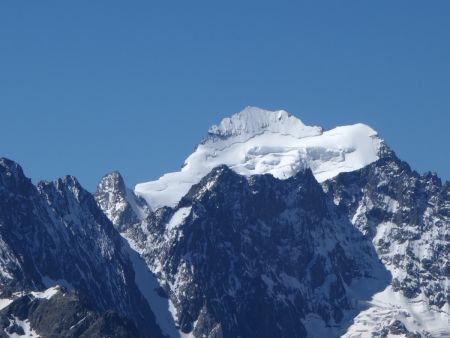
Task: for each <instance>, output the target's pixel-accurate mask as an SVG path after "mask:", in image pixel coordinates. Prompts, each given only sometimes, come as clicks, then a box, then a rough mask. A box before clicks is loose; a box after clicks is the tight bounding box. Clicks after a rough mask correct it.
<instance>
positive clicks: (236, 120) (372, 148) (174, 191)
mask: <svg viewBox="0 0 450 338" xmlns="http://www.w3.org/2000/svg"><path fill="white" fill-rule="evenodd" d="M381 142H382V140H381V139H380V138H378V135H377V133H376V132H375V131H374V130H373V129H371V128H370V127H368V126H366V125H364V124H355V125H351V126H343V127H337V128H335V129H332V130H328V131H323V129H322V128H321V127H317V126H307V125H305V124H304V123H303V122H302V121H301V120H300V119H298V118H296V117H295V116H292V115H290V114H289V113H287V112H286V111H284V110H279V111H268V110H263V109H259V108H255V107H247V108H245V109H244V110H243V111H241V112H239V113H237V114H235V115H233V116H231V117H230V118H225V119H223V120H222V121H221V122H220V123H219V124H218V125H214V126H212V127H211V128H210V129H209V131H208V135H207V137H206V138H205V139H204V140H203V141H202V142H201V143H200V144H199V145H198V146H197V148H196V149H195V151H194V152H193V153H192V154H191V155H190V156H189V157H188V158H187V159H186V161H185V163H184V166H183V168H182V169H181V171H178V172H173V173H168V174H165V175H163V176H162V177H160V178H159V179H158V180H156V181H152V182H147V183H141V184H138V185H136V188H135V192H136V194H137V195H139V196H142V197H143V198H145V199H146V201H147V202H148V204H149V205H150V206H151V208H152V209H154V210H155V209H157V208H160V207H163V206H171V207H172V206H175V205H176V204H177V203H178V202H179V201H180V199H181V198H182V197H183V196H184V195H185V194H186V193H187V192H188V190H189V189H190V188H191V187H192V185H194V184H196V183H198V182H200V180H201V179H202V177H204V176H205V175H206V174H208V173H209V172H210V171H211V169H212V168H214V167H216V166H219V165H227V166H229V167H230V168H231V169H233V170H234V171H235V172H237V173H239V174H241V175H245V176H250V175H257V174H272V175H273V176H274V177H277V178H279V179H286V178H289V177H291V176H293V175H295V174H296V173H297V172H298V171H299V170H301V169H304V168H305V167H309V168H311V170H312V172H313V173H314V176H315V177H316V179H317V180H318V181H319V182H322V181H325V180H327V179H329V178H332V177H334V176H336V175H337V174H339V173H341V172H349V171H353V170H357V169H360V168H362V167H365V166H366V165H368V164H370V163H372V162H374V161H376V160H377V159H378V158H379V156H378V153H379V149H380V144H381Z"/></svg>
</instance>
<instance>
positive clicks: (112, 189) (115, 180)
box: [95, 171, 150, 230]
mask: <svg viewBox="0 0 450 338" xmlns="http://www.w3.org/2000/svg"><path fill="white" fill-rule="evenodd" d="M95 199H96V201H97V204H98V205H99V206H100V208H101V209H102V210H103V212H104V213H105V214H106V216H108V218H109V219H110V220H111V222H112V223H113V224H114V225H115V226H116V227H117V228H118V229H119V230H122V229H123V227H124V226H125V225H129V224H132V223H134V222H137V221H139V220H141V219H143V218H145V217H146V216H147V215H148V213H149V212H150V210H149V209H148V207H147V205H146V204H145V201H143V200H142V199H141V198H138V197H137V196H136V195H135V194H134V193H133V191H132V190H130V189H128V188H127V187H126V186H125V182H124V180H123V177H122V175H121V174H120V173H119V172H118V171H113V172H111V173H109V174H107V175H105V176H103V177H102V179H101V180H100V182H99V184H98V186H97V191H96V192H95Z"/></svg>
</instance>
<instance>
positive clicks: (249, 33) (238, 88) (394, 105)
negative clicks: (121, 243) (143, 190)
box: [0, 0, 450, 190]
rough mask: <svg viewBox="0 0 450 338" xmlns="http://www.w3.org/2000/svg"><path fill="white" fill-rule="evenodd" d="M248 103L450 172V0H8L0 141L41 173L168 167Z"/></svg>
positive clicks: (89, 176) (0, 60) (145, 171)
mask: <svg viewBox="0 0 450 338" xmlns="http://www.w3.org/2000/svg"><path fill="white" fill-rule="evenodd" d="M247 105H254V106H259V107H263V108H268V109H278V108H283V109H286V110H288V111H289V112H291V113H293V114H295V115H297V116H298V117H300V118H301V119H302V120H303V121H304V122H305V123H308V124H317V125H322V126H324V127H326V128H331V127H334V126H335V125H340V124H349V123H356V122H364V123H367V124H369V125H371V126H372V127H373V128H374V129H376V130H377V131H378V132H379V133H380V134H381V136H382V137H383V138H385V139H386V140H387V142H388V144H389V145H390V146H391V147H392V148H393V149H394V150H395V151H396V152H397V154H398V155H399V156H400V157H401V158H402V159H404V160H406V161H408V162H409V163H410V164H411V165H412V167H413V168H415V169H417V170H418V171H420V172H423V171H426V170H431V171H436V172H438V174H439V175H440V176H441V177H443V178H445V179H450V151H449V146H450V1H448V0H442V1H439V0H433V1H411V0H407V1H401V0H396V1H378V0H377V1H361V0H355V1H336V0H333V1H320V0H319V1H312V0H310V1H292V2H284V1H267V2H266V1H177V2H175V1H111V0H108V1H106V0H105V1H82V0H77V1H59V0H58V1H56V0H55V1H12V0H4V1H1V2H0V124H1V132H0V156H6V157H9V158H11V159H14V160H16V161H18V162H19V163H20V164H21V165H22V166H23V167H24V169H25V172H26V174H27V175H28V176H30V177H31V178H33V181H35V182H36V181H38V180H40V179H55V178H57V177H60V176H63V175H65V174H73V175H75V176H77V177H78V178H79V180H80V181H81V183H82V184H83V185H84V186H85V187H87V188H88V189H89V190H93V189H94V187H95V185H96V182H97V181H98V179H99V178H100V177H101V176H102V175H103V174H105V173H107V172H109V171H111V170H114V169H117V170H120V171H121V172H122V173H123V175H124V176H125V178H126V180H127V183H128V185H129V186H133V185H134V184H135V183H137V182H141V181H147V180H150V179H155V178H157V177H159V175H161V174H163V173H165V172H168V171H173V170H177V169H179V167H180V166H181V164H182V163H183V160H184V158H185V157H186V156H187V155H188V154H189V153H191V151H192V149H193V148H194V146H195V145H196V143H198V142H199V141H200V139H201V138H202V137H203V136H204V135H205V133H206V131H207V129H208V127H209V126H210V125H211V124H213V123H216V122H219V121H220V119H221V118H223V117H225V116H228V115H230V114H231V113H233V112H236V111H239V110H240V109H241V108H243V107H245V106H247Z"/></svg>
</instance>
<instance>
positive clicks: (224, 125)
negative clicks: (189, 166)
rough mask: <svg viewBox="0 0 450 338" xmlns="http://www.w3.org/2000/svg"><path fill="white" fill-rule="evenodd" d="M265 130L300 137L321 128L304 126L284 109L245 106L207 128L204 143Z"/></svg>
mask: <svg viewBox="0 0 450 338" xmlns="http://www.w3.org/2000/svg"><path fill="white" fill-rule="evenodd" d="M265 132H269V133H280V134H285V135H292V136H294V137H298V138H302V137H308V136H316V135H320V134H321V133H322V128H320V127H315V126H314V127H311V126H306V125H305V124H304V123H303V122H302V121H301V120H300V119H298V118H297V117H295V116H293V115H290V114H289V113H288V112H286V111H285V110H277V111H269V110H264V109H260V108H257V107H247V108H245V109H244V110H242V111H241V112H239V113H236V114H234V115H233V116H231V117H226V118H224V119H223V120H222V121H221V122H220V123H219V124H217V125H213V126H212V127H211V128H209V130H208V137H207V138H206V139H205V141H204V143H207V142H215V141H217V139H218V138H219V139H220V138H230V137H234V138H235V137H237V136H241V137H240V138H241V139H242V138H249V137H252V136H255V135H258V134H261V133H265Z"/></svg>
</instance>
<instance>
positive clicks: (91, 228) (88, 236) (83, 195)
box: [0, 159, 161, 337]
mask: <svg viewBox="0 0 450 338" xmlns="http://www.w3.org/2000/svg"><path fill="white" fill-rule="evenodd" d="M126 246H127V243H126V242H124V241H123V239H122V237H121V236H120V235H119V233H118V231H117V230H116V229H115V228H114V226H113V225H112V223H111V222H110V221H109V220H108V218H107V217H106V216H105V214H104V213H103V212H102V211H101V209H100V208H99V207H98V205H97V203H96V201H95V199H94V197H93V196H92V195H91V194H90V193H89V192H87V191H86V190H84V189H83V188H82V187H81V186H80V184H79V183H78V181H77V180H76V179H75V178H74V177H72V176H66V177H64V178H62V179H58V180H56V181H54V182H40V183H39V184H38V185H37V186H34V185H33V184H32V183H31V181H30V180H29V179H28V178H26V177H25V175H24V174H23V171H22V168H21V167H20V166H19V165H18V164H16V163H15V162H12V161H10V160H7V159H0V282H1V288H0V292H1V294H0V298H1V299H2V302H1V303H2V304H3V305H6V309H3V310H2V312H1V313H0V318H1V321H2V322H4V323H6V324H8V322H11V323H12V322H13V321H14V320H15V319H14V318H19V320H20V321H22V322H23V321H29V322H31V323H34V322H35V321H36V320H39V319H36V318H34V319H33V318H32V317H29V316H28V315H30V316H32V315H33V314H35V313H36V312H35V310H36V311H39V309H35V308H34V307H35V306H37V305H36V302H32V301H29V297H25V299H24V296H23V295H24V294H29V293H30V292H33V291H35V292H38V291H39V292H42V291H44V290H46V289H49V288H51V287H54V286H56V285H60V286H64V287H65V288H66V289H67V290H68V291H71V292H75V293H80V294H81V295H82V297H84V299H85V301H83V302H75V303H77V306H79V307H80V308H82V309H83V310H82V311H94V312H95V313H96V315H95V317H96V318H100V317H101V316H104V313H106V311H114V312H115V314H114V316H125V317H128V318H129V319H131V320H132V326H133V327H136V328H138V329H139V330H140V332H142V333H144V332H148V334H143V335H142V336H147V337H157V336H161V333H160V331H159V328H158V326H157V325H156V324H155V320H154V315H153V313H152V312H151V310H150V308H149V306H148V304H147V302H146V301H145V299H144V298H143V296H142V294H141V292H140V291H139V289H138V287H137V286H136V284H135V273H134V270H133V266H132V263H131V261H130V258H129V256H128V254H127V250H126ZM71 297H72V296H71ZM50 300H51V301H52V304H51V305H50V304H48V302H47V303H46V310H45V312H44V314H45V313H52V314H54V316H55V318H57V317H56V316H57V314H58V315H59V316H60V318H64V320H67V321H69V320H72V323H73V325H75V324H77V321H79V320H82V318H79V317H76V316H75V317H74V316H72V314H70V313H68V314H67V316H68V317H67V316H65V314H66V313H65V311H66V310H68V311H69V312H70V311H72V309H70V308H69V307H67V306H66V303H65V302H62V301H61V302H60V301H56V300H55V301H53V300H54V297H51V299H50ZM17 302H19V303H20V304H19V305H17ZM40 302H41V301H39V302H38V303H40ZM25 303H26V304H25ZM16 306H20V309H19V310H17V311H18V312H16V310H14V309H11V307H16ZM41 316H42V314H41V315H40V317H41ZM102 318H105V317H102ZM41 319H42V318H41ZM75 320H76V321H75ZM93 323H94V322H93ZM48 324H51V323H48ZM53 324H54V323H53ZM8 325H9V324H8ZM40 328H41V327H40ZM74 328H75V326H74ZM33 329H35V328H34V327H33ZM66 329H67V330H65V331H64V330H63V331H61V332H60V333H61V334H57V335H56V336H71V332H70V329H68V328H67V327H66ZM88 329H89V326H87V327H86V330H88ZM46 330H49V328H45V329H42V328H41V330H40V331H44V332H45V331H46ZM134 330H136V329H134ZM66 331H67V332H66ZM38 333H39V334H41V332H39V331H38Z"/></svg>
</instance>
